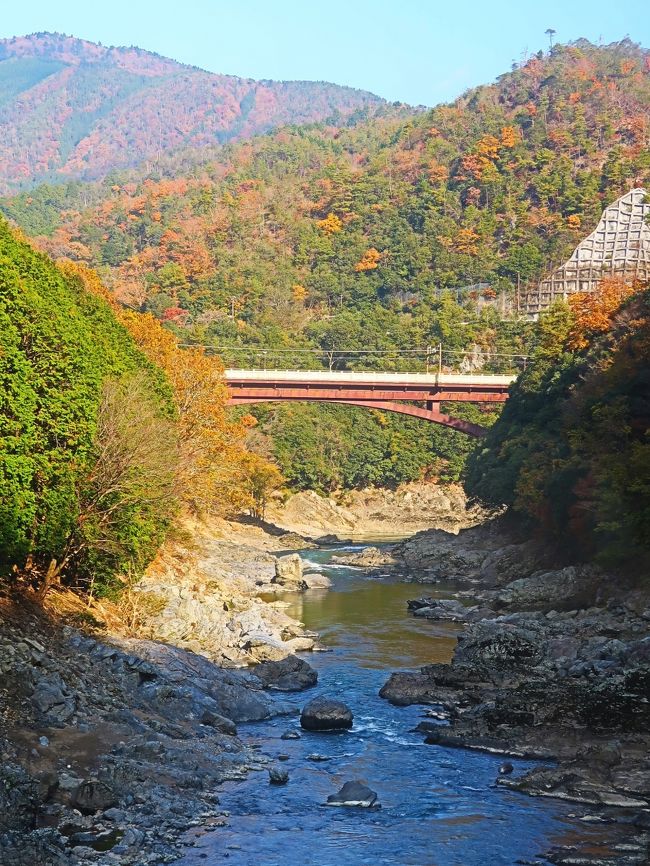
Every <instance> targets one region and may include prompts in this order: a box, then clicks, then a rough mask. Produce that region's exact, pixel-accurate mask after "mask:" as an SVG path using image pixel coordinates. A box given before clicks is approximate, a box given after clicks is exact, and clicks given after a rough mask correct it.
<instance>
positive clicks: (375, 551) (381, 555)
mask: <svg viewBox="0 0 650 866" xmlns="http://www.w3.org/2000/svg"><path fill="white" fill-rule="evenodd" d="M332 562H337V563H340V564H341V565H355V566H357V567H358V568H377V566H380V565H395V558H394V557H393V555H392V554H391V553H386V552H384V551H382V550H380V549H379V548H378V547H364V548H363V550H359V551H357V552H356V553H343V554H337V555H336V556H333V557H332Z"/></svg>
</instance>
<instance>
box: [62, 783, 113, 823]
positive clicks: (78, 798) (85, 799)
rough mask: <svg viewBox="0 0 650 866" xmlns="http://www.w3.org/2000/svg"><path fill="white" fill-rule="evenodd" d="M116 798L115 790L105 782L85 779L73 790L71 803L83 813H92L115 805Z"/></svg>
mask: <svg viewBox="0 0 650 866" xmlns="http://www.w3.org/2000/svg"><path fill="white" fill-rule="evenodd" d="M117 803H118V798H117V795H116V793H115V791H114V790H113V789H112V788H111V787H110V785H107V784H106V782H100V781H99V780H98V779H86V780H85V781H83V782H82V783H81V784H80V785H79V787H78V788H77V789H76V790H75V791H74V793H73V795H72V805H73V806H74V808H75V809H79V811H80V812H83V813H84V815H94V814H95V812H103V811H104V810H105V809H110V808H111V807H112V806H117Z"/></svg>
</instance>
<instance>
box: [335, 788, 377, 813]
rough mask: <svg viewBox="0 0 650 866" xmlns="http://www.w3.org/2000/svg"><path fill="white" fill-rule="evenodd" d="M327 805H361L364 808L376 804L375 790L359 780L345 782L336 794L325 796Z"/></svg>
mask: <svg viewBox="0 0 650 866" xmlns="http://www.w3.org/2000/svg"><path fill="white" fill-rule="evenodd" d="M327 805H328V806H361V807H363V808H365V809H368V808H370V806H378V805H379V804H378V803H377V792H376V791H372V790H371V789H370V788H368V787H367V786H366V785H364V784H362V783H361V782H346V783H345V785H343V787H342V788H341V790H340V791H337V792H336V794H330V795H329V797H328V798H327Z"/></svg>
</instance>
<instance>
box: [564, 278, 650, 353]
mask: <svg viewBox="0 0 650 866" xmlns="http://www.w3.org/2000/svg"><path fill="white" fill-rule="evenodd" d="M636 288H637V287H636V286H635V284H630V283H629V282H626V281H625V280H624V279H623V278H622V277H605V278H604V279H603V280H601V281H600V283H599V284H598V287H597V289H596V291H594V292H589V293H588V292H577V293H576V294H574V295H571V296H570V298H569V306H570V308H571V311H572V313H573V325H572V327H571V330H570V332H569V337H568V346H569V348H570V349H574V350H579V349H584V348H586V346H588V345H589V343H590V341H591V338H592V337H593V336H594V335H595V334H602V333H604V332H605V331H609V329H610V328H611V326H612V319H613V316H614V313H615V312H616V310H617V309H618V308H619V307H620V305H621V303H622V302H623V300H624V299H625V298H627V297H628V296H629V295H631V294H633V292H634V291H635V289H636Z"/></svg>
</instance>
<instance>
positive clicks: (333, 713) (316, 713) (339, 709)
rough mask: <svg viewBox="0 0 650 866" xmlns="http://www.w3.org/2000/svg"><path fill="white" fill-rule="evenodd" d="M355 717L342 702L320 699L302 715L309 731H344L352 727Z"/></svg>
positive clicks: (308, 705) (302, 722)
mask: <svg viewBox="0 0 650 866" xmlns="http://www.w3.org/2000/svg"><path fill="white" fill-rule="evenodd" d="M352 721H353V715H352V711H351V710H350V708H349V707H347V706H346V705H345V704H344V703H343V702H342V701H336V700H333V699H332V698H327V697H322V696H321V697H318V698H314V700H313V701H310V702H309V703H308V704H307V705H306V706H305V707H304V709H303V711H302V713H301V715H300V724H301V726H302V727H303V728H304V729H305V730H307V731H344V730H347V729H348V728H351V727H352Z"/></svg>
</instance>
